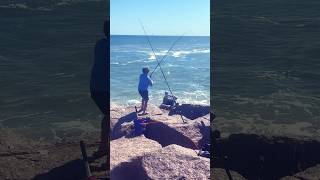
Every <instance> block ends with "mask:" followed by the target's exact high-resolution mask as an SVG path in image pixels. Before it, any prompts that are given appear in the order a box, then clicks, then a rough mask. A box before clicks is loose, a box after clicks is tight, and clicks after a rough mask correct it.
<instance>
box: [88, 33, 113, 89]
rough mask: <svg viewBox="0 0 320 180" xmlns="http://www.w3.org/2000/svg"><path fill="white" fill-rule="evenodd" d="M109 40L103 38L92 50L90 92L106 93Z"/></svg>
mask: <svg viewBox="0 0 320 180" xmlns="http://www.w3.org/2000/svg"><path fill="white" fill-rule="evenodd" d="M109 44H110V42H109V39H107V38H103V39H101V40H99V41H98V42H97V43H96V46H95V49H94V64H93V67H92V70H91V80H90V90H91V91H105V92H106V91H108V90H109V88H108V85H109V80H110V74H109V69H108V67H109V63H110V52H109Z"/></svg>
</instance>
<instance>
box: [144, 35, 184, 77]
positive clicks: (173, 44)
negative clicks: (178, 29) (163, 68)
mask: <svg viewBox="0 0 320 180" xmlns="http://www.w3.org/2000/svg"><path fill="white" fill-rule="evenodd" d="M185 34H186V32H184V33H183V34H182V35H181V36H179V38H178V39H176V40H175V41H174V42H173V43H172V45H171V47H170V48H169V50H168V51H167V53H166V54H165V55H164V56H163V57H162V58H161V60H160V62H159V63H158V64H157V66H156V67H155V68H154V69H153V71H152V72H151V74H150V77H151V76H152V74H153V73H154V72H155V71H156V69H157V68H158V66H160V64H161V62H162V61H163V60H164V59H165V58H166V57H167V56H168V54H169V52H170V51H171V50H172V49H173V47H174V46H175V44H176V43H177V42H178V41H179V40H180V39H181V38H182V37H183V36H184V35H185Z"/></svg>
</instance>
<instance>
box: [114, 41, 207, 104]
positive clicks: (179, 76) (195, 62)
mask: <svg viewBox="0 0 320 180" xmlns="http://www.w3.org/2000/svg"><path fill="white" fill-rule="evenodd" d="M178 38H179V37H176V36H151V37H150V41H151V44H152V46H153V48H154V49H155V51H156V57H157V58H158V60H159V61H160V59H161V58H162V57H163V56H164V55H165V54H166V53H167V51H168V49H169V48H170V46H171V44H172V43H173V42H174V41H176V40H177V39H178ZM110 48H111V49H110V52H111V62H110V65H111V66H110V68H111V72H110V73H111V81H110V83H111V84H110V86H111V101H114V102H118V103H121V104H131V103H136V102H140V101H141V97H140V95H139V94H138V91H137V86H138V80H139V75H140V74H141V69H142V67H144V66H148V67H149V68H150V72H151V71H152V70H153V69H154V68H155V67H156V65H157V61H156V59H155V56H154V55H153V52H152V50H151V48H150V46H149V44H148V42H147V37H146V36H111V47H110ZM161 68H162V70H163V72H164V74H165V76H166V78H167V81H168V83H169V86H170V88H171V90H172V92H173V94H174V95H175V96H177V97H178V102H180V103H196V104H209V102H210V37H191V36H185V37H182V38H181V40H180V41H178V42H177V43H176V45H175V46H174V48H173V51H172V52H169V53H168V56H167V58H166V59H164V60H163V61H162V63H161ZM152 79H153V80H154V86H153V87H151V88H150V95H149V96H150V102H152V103H155V104H157V105H159V104H160V103H161V101H162V98H163V96H164V92H165V91H169V90H168V87H167V85H166V83H165V80H164V78H163V76H162V74H161V71H160V69H159V67H158V69H157V70H156V71H155V73H154V74H153V75H152Z"/></svg>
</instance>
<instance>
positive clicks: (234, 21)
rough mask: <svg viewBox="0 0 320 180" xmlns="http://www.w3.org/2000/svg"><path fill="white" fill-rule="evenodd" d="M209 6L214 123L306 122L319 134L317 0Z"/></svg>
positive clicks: (245, 0)
mask: <svg viewBox="0 0 320 180" xmlns="http://www.w3.org/2000/svg"><path fill="white" fill-rule="evenodd" d="M211 5H212V7H211V11H212V14H211V15H212V23H213V29H212V31H213V32H212V33H213V34H212V36H213V48H214V50H213V51H212V53H213V56H214V58H213V62H212V64H213V68H212V69H211V71H212V73H213V81H212V83H211V85H212V87H213V88H212V92H211V94H212V102H213V105H214V107H215V109H216V114H217V119H216V122H217V123H219V122H221V123H229V124H236V123H237V122H239V121H240V120H243V122H248V123H249V121H248V120H250V121H251V120H252V121H254V122H256V123H257V124H259V123H262V122H271V123H272V124H288V125H289V124H294V123H297V122H307V123H310V124H311V125H312V126H310V127H309V131H310V132H312V133H313V134H315V135H316V136H320V131H319V128H320V59H319V58H320V33H319V32H320V31H319V30H320V11H319V7H320V1H317V0H310V1H298V0H292V1H287V0H283V1H278V0H270V1H255V0H243V1H234V0H224V1H215V3H212V4H211ZM240 130H241V129H240V128H238V129H236V130H235V131H234V132H240Z"/></svg>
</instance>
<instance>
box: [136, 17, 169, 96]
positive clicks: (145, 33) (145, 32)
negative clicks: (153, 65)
mask: <svg viewBox="0 0 320 180" xmlns="http://www.w3.org/2000/svg"><path fill="white" fill-rule="evenodd" d="M139 22H140V25H141V27H142V29H143V32H144V35H145V36H146V38H147V40H148V44H149V46H150V47H151V50H152V53H153V55H154V57H155V59H156V61H157V63H158V65H159V69H160V71H161V73H162V76H163V78H164V80H165V82H166V84H167V86H168V89H169V91H170V93H171V95H173V93H172V91H171V88H170V86H169V83H168V81H167V78H166V76H165V75H164V72H163V70H162V68H161V66H160V64H159V61H158V58H157V56H156V53H155V52H154V49H153V46H152V44H151V42H150V39H149V36H148V34H147V31H146V30H145V28H144V26H143V24H142V22H141V21H140V20H139Z"/></svg>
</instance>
